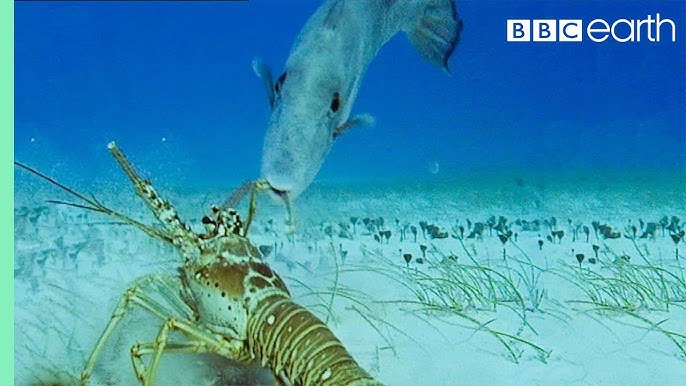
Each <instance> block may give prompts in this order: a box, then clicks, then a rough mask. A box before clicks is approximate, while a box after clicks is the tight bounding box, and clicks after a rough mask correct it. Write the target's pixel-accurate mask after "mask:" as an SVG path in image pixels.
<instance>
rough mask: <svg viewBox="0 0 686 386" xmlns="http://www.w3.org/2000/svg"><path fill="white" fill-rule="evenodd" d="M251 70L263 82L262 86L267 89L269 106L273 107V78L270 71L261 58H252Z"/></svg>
mask: <svg viewBox="0 0 686 386" xmlns="http://www.w3.org/2000/svg"><path fill="white" fill-rule="evenodd" d="M252 70H253V71H254V72H255V75H257V77H258V78H260V79H262V82H264V87H265V88H266V89H267V97H268V98H269V107H274V97H275V96H274V79H273V78H272V72H271V70H270V69H269V66H267V65H266V64H265V63H264V62H263V61H262V59H261V58H255V59H253V60H252Z"/></svg>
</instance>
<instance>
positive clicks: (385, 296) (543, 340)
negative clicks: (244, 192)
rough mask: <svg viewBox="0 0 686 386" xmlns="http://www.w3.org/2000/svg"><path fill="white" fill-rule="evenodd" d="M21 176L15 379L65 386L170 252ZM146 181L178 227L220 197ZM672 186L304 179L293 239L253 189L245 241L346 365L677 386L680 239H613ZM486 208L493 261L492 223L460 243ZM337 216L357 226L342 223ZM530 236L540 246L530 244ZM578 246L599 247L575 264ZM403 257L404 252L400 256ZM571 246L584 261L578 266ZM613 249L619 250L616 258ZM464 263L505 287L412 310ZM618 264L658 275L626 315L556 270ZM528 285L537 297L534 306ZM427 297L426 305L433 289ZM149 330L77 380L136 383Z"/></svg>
mask: <svg viewBox="0 0 686 386" xmlns="http://www.w3.org/2000/svg"><path fill="white" fill-rule="evenodd" d="M24 177H25V176H23V177H22V181H25V182H24V183H23V184H22V183H20V184H17V185H16V186H15V193H16V197H15V213H14V221H15V257H14V259H15V260H14V264H15V282H14V288H15V374H16V375H15V384H16V385H36V384H40V383H46V382H53V381H59V382H63V383H67V380H68V379H69V376H68V375H66V374H72V375H73V374H78V373H79V372H80V369H81V367H82V366H83V364H84V361H85V358H86V357H87V355H88V353H89V352H90V350H91V349H92V347H93V345H94V342H95V340H96V339H97V337H98V335H99V333H100V332H101V331H102V329H103V328H104V326H105V324H106V323H107V321H108V318H109V316H110V313H111V312H112V309H113V308H114V306H115V304H116V302H117V300H118V299H119V296H120V295H121V294H122V293H123V292H124V291H125V289H126V288H127V286H128V285H129V283H131V281H132V280H134V279H135V278H136V277H139V276H141V275H144V274H148V273H170V274H173V273H174V270H175V267H176V266H177V265H178V264H179V261H180V260H179V258H178V257H179V255H178V254H177V253H176V251H175V250H173V248H171V247H169V246H166V245H163V243H161V242H159V241H156V240H153V239H151V238H149V237H148V236H146V235H145V234H144V233H142V232H140V231H139V230H137V229H135V228H133V227H130V226H125V225H119V224H112V220H111V219H108V218H106V217H104V216H103V215H100V214H98V213H92V212H85V211H83V210H79V209H75V208H69V207H64V206H56V205H51V204H46V203H45V200H46V199H65V198H67V196H66V195H64V194H62V193H60V192H58V191H57V190H55V189H53V188H51V187H48V186H47V185H46V184H44V183H42V182H40V181H36V180H35V179H32V178H30V177H29V178H24ZM55 177H60V179H61V180H62V181H63V182H69V180H70V178H69V176H55ZM151 177H152V179H153V181H155V176H151ZM491 177H492V178H491ZM26 181H28V182H26ZM156 185H157V186H158V191H160V193H161V194H162V195H164V196H166V197H167V198H169V199H170V200H171V201H172V202H173V203H174V204H175V205H176V207H177V208H178V209H179V212H180V213H181V215H182V217H184V218H186V219H188V220H189V221H190V222H191V223H193V224H194V226H198V225H199V224H198V223H199V219H200V217H201V216H202V215H203V214H204V213H205V212H206V211H207V208H208V207H209V205H211V204H217V203H221V202H222V200H223V198H224V197H225V196H226V192H225V191H222V190H220V189H216V190H204V191H203V190H200V189H196V190H193V188H184V189H180V188H174V187H173V186H170V185H164V184H156ZM685 186H686V185H685V181H684V176H683V175H668V174H665V175H662V176H657V175H653V174H650V173H648V174H641V175H639V174H627V175H613V174H606V175H596V176H593V175H584V174H579V175H576V176H571V175H570V176H560V175H554V174H551V175H549V176H547V177H545V178H544V177H542V176H539V177H538V178H525V179H515V178H510V177H507V176H505V177H502V176H500V177H497V176H482V177H480V178H477V179H471V178H466V177H465V178H459V179H455V180H454V181H452V182H450V181H438V180H431V179H427V180H425V181H423V182H421V183H416V182H415V183H398V184H385V183H384V184H381V183H379V184H368V185H364V186H362V185H359V186H354V185H336V186H324V187H322V186H318V185H314V186H313V187H312V188H311V189H310V190H308V191H307V192H306V193H305V194H304V195H303V196H302V197H300V198H299V199H298V200H297V201H296V214H297V219H298V224H297V234H296V236H295V237H294V239H293V240H288V239H287V238H286V236H285V235H284V232H283V231H282V224H283V219H284V214H283V209H282V208H281V207H279V206H277V205H275V204H273V203H271V202H270V200H269V199H266V198H263V199H261V200H260V202H259V204H260V205H259V208H258V215H257V219H256V221H255V223H254V225H253V227H252V228H251V231H250V237H251V239H252V240H253V241H254V243H255V244H257V245H270V246H275V248H272V249H273V250H272V251H271V253H270V254H269V255H268V256H267V257H266V261H267V262H268V263H269V264H270V265H271V266H272V268H274V269H275V270H276V271H277V272H279V273H280V274H281V275H282V276H283V277H284V279H285V281H286V283H287V285H288V286H289V287H290V289H291V291H292V293H293V295H294V298H295V299H296V301H298V302H299V303H301V304H304V305H307V306H308V307H310V309H311V310H312V311H313V312H314V313H315V314H316V315H318V316H320V317H321V318H323V319H328V325H329V326H330V327H331V328H332V330H333V331H334V332H335V333H336V334H337V336H338V337H339V338H340V339H341V340H342V341H343V342H344V344H345V345H346V347H347V348H348V349H349V351H350V352H351V353H352V354H353V355H354V357H355V358H356V359H357V360H358V361H359V363H360V365H361V366H362V367H364V368H365V369H367V370H368V371H369V372H370V373H371V374H373V375H374V376H375V377H377V378H378V379H379V380H381V381H383V382H384V383H385V384H388V385H648V384H651V385H678V384H685V383H684V382H686V381H685V380H686V357H685V356H684V353H683V352H682V351H681V349H680V347H681V348H682V349H683V348H684V347H686V338H685V336H686V309H685V308H686V286H684V277H685V276H686V273H685V268H686V244H685V243H684V242H683V241H681V242H679V243H678V244H677V245H676V246H675V243H674V241H673V240H672V238H671V237H670V236H669V231H665V233H664V235H663V230H662V229H661V226H659V229H658V230H657V232H656V233H655V235H656V237H655V238H654V239H652V238H650V237H648V238H640V237H639V238H637V239H636V240H634V241H635V245H634V241H632V240H631V239H629V238H626V237H624V235H625V234H629V235H630V234H631V233H632V230H631V226H635V227H636V228H637V234H638V235H639V236H640V235H641V234H642V233H643V232H644V230H645V227H646V226H647V225H644V229H643V230H642V229H641V225H640V221H639V219H640V220H643V222H644V223H645V224H647V223H649V222H656V223H658V224H659V221H660V220H661V219H662V218H663V216H667V217H668V219H669V221H670V222H671V221H672V220H671V218H672V216H676V217H677V218H678V219H680V223H679V225H682V223H683V222H684V221H686V188H685ZM84 190H87V191H89V192H92V193H95V194H96V196H97V197H98V199H99V200H100V201H102V202H103V203H106V204H107V205H108V206H110V207H112V208H117V209H120V210H122V211H123V212H125V213H127V214H130V215H131V216H133V217H134V218H137V219H142V220H145V221H148V222H150V223H153V219H152V218H151V216H150V215H148V214H147V213H146V212H145V210H146V208H145V206H144V205H143V203H142V202H139V201H138V199H137V198H136V197H135V195H134V194H133V192H132V191H130V189H129V186H128V185H127V184H126V182H125V181H124V179H123V178H119V177H112V182H110V183H108V184H107V185H106V186H103V185H99V186H93V187H89V188H84ZM242 210H243V211H244V209H242ZM491 216H495V218H496V219H498V217H499V216H504V217H506V218H507V225H508V227H509V229H510V230H512V231H513V235H512V238H514V233H516V234H517V241H516V243H513V241H514V240H513V239H510V240H509V241H507V242H506V243H505V255H506V256H505V259H503V244H502V243H501V241H500V240H499V238H498V237H497V236H496V233H497V232H496V231H493V235H489V230H488V229H486V230H485V232H484V233H483V238H482V239H479V238H476V237H475V238H467V236H468V234H469V233H470V228H469V227H468V223H467V219H469V221H470V222H471V223H472V224H474V223H476V222H484V223H486V222H487V221H488V219H489V218H490V217H491ZM553 216H554V217H555V219H556V223H557V224H556V225H555V226H554V227H553V228H554V230H562V231H564V236H563V237H562V240H561V241H559V242H556V243H550V242H549V241H548V240H547V239H546V238H547V236H548V235H550V226H549V225H547V224H549V223H550V218H551V217H553ZM351 217H357V218H359V220H358V223H357V225H356V226H355V229H354V230H353V228H352V227H351V226H350V223H351ZM378 217H382V218H383V222H384V225H383V226H380V228H381V229H382V230H390V231H391V236H390V239H389V240H388V242H386V241H385V240H382V242H381V243H379V242H377V241H376V240H374V237H373V234H372V233H371V231H369V230H367V229H366V228H367V227H365V226H364V224H362V221H363V219H364V218H369V219H377V218H378ZM396 219H397V220H398V222H397V223H396ZM518 219H519V220H520V221H518V223H519V224H522V222H521V220H527V221H530V222H533V221H534V220H536V219H539V220H540V221H541V223H540V226H539V230H538V231H536V230H533V231H532V230H529V231H527V230H524V229H523V226H522V225H517V221H516V220H518ZM270 220H271V222H270ZM544 220H545V221H544ZM569 220H571V223H570V221H569ZM420 221H426V222H427V223H429V224H435V225H436V226H438V227H439V228H440V230H441V231H446V232H448V233H449V237H447V238H444V239H431V238H430V237H427V238H425V237H424V236H423V235H422V232H421V229H420V226H419V222H420ZM592 221H598V222H599V223H601V224H607V225H609V226H611V227H612V229H613V231H618V232H620V233H621V237H620V238H617V239H603V238H602V237H597V236H596V235H595V234H594V233H595V232H594V230H593V229H592V226H591V222H592ZM341 223H342V224H343V225H341ZM406 223H407V224H408V225H414V226H416V227H417V229H418V237H417V242H414V240H413V236H412V235H411V232H410V231H408V232H407V237H406V239H405V240H403V241H402V242H401V241H400V237H399V236H400V232H399V228H402V227H404V225H405V224H406ZM584 225H586V226H588V227H589V228H590V238H589V241H588V242H586V240H585V235H584V233H583V231H580V232H579V236H578V238H579V240H574V241H573V240H572V238H573V235H572V233H573V231H572V229H573V228H576V227H577V226H579V229H581V230H582V229H583V226H584ZM459 226H463V227H464V228H465V234H464V237H463V238H462V239H459V238H454V237H451V236H452V235H454V236H458V232H459ZM473 226H474V225H472V227H473ZM346 228H347V229H348V232H346V231H345V229H346ZM377 228H379V227H377ZM377 230H378V229H374V233H376V232H377ZM341 236H343V237H341ZM539 239H542V240H544V244H543V247H542V249H539V246H538V240H539ZM594 244H595V245H598V247H599V256H598V260H597V261H596V264H590V263H589V260H590V258H591V257H593V255H594V252H593V249H592V248H593V247H592V245H594ZM420 245H426V246H427V251H426V257H425V258H423V260H424V262H423V264H419V263H418V262H417V259H418V258H419V257H421V256H422V252H421V250H420ZM676 248H678V249H679V255H678V258H677V256H676V254H675V252H676V251H675V249H676ZM341 250H342V251H345V252H343V253H341ZM572 250H574V252H572ZM404 253H411V254H412V255H413V259H412V260H411V261H410V263H409V266H406V264H405V261H404V259H403V257H402V254H404ZM576 253H583V254H584V256H585V260H584V261H583V262H582V264H581V268H579V266H578V263H577V259H576V257H575V254H576ZM343 255H345V256H343ZM449 256H454V260H453V259H450V258H448V257H449ZM469 256H471V258H470V257H469ZM622 256H628V258H629V260H628V262H626V261H624V260H623V258H622ZM641 256H643V257H641ZM471 259H473V261H472V260H471ZM624 259H625V258H624ZM475 263H478V264H479V266H480V267H482V268H483V267H487V268H489V269H492V270H493V271H480V272H493V274H492V275H491V276H490V277H491V278H495V279H497V280H498V281H499V283H500V284H495V286H497V285H502V283H503V282H507V280H510V281H511V283H513V285H514V286H515V288H516V291H513V290H512V289H511V288H510V290H508V291H510V292H508V293H500V294H495V295H494V297H493V299H495V300H496V301H495V303H494V304H491V305H490V306H489V305H488V304H483V303H479V302H478V301H476V302H473V304H470V302H469V301H467V300H465V299H466V298H464V297H461V296H460V291H459V289H455V291H454V292H453V293H454V297H455V299H456V302H455V303H453V304H451V305H450V306H451V307H443V309H439V310H435V311H428V312H424V311H421V310H420V308H421V307H420V306H419V305H417V304H416V303H412V302H417V301H418V297H417V296H415V293H421V292H422V291H423V290H422V289H421V288H424V289H426V288H429V287H431V286H435V287H432V288H434V292H435V293H443V294H445V293H448V292H449V291H447V290H446V289H449V286H450V285H451V284H450V283H451V282H450V280H447V279H446V278H445V277H442V276H441V273H440V272H444V273H445V272H450V270H452V269H455V270H456V271H457V270H459V269H460V268H459V267H460V266H458V265H453V266H451V265H450V264H461V265H462V266H461V267H462V268H464V267H467V266H472V267H473V266H474V264H475ZM618 264H630V265H633V266H643V267H645V266H648V264H650V267H653V268H654V269H653V270H652V271H651V272H663V275H662V276H660V277H661V278H662V280H664V281H663V282H662V284H660V283H654V286H651V287H650V289H649V290H646V291H645V292H642V293H643V295H642V296H643V298H641V297H640V296H634V297H630V298H629V299H630V302H629V303H630V305H629V306H635V307H636V309H635V310H631V311H626V312H621V311H620V312H600V311H597V310H596V311H593V308H594V307H592V306H589V305H588V304H585V303H581V302H584V301H588V300H589V298H588V297H587V296H586V294H585V293H584V292H583V291H582V290H581V288H582V287H580V286H575V285H574V284H572V282H571V281H570V280H569V279H571V280H574V278H577V279H578V278H590V277H596V278H598V277H606V278H608V277H610V278H611V277H612V275H613V274H612V272H613V269H614V270H615V271H614V272H617V269H618V268H617V267H618ZM336 266H338V275H336ZM451 267H452V268H451ZM613 267H614V268H613ZM656 267H657V268H656ZM658 268H663V269H664V271H662V270H659V269H658ZM619 269H621V267H620V268H619ZM667 272H668V273H667ZM595 274H598V275H597V276H592V275H595ZM336 278H337V280H336ZM432 279H433V280H434V281H432ZM474 280H475V282H473V284H474V285H475V286H478V285H484V286H485V287H483V288H482V290H483V291H486V292H488V291H487V288H488V286H487V284H484V282H481V283H480V284H476V283H477V281H478V280H480V279H479V278H478V275H477V278H476V279H474ZM646 280H650V278H649V279H646ZM658 281H660V280H658ZM453 282H454V281H453ZM582 282H583V281H582ZM591 282H592V280H590V279H589V280H587V281H585V282H583V283H586V284H588V283H591ZM617 282H618V283H619V282H620V281H619V280H618V281H617ZM624 283H625V284H626V281H624ZM642 283H643V285H644V286H647V284H645V282H642ZM303 284H304V285H306V286H307V287H305V286H304V285H303ZM586 284H582V286H583V285H586ZM599 285H600V284H599ZM618 285H619V284H618ZM422 286H423V287H422ZM436 286H437V287H436ZM437 288H438V289H437ZM484 288H486V289H484ZM615 288H617V287H616V286H615ZM643 288H645V287H643ZM417 289H419V290H417ZM440 289H443V290H446V291H444V292H440ZM413 291H414V292H413ZM627 291H630V289H629V290H627ZM609 292H611V290H608V293H609ZM332 293H333V296H332ZM537 293H538V294H542V296H540V297H538V298H537V297H536V296H535V294H537ZM532 294H534V296H532ZM646 294H652V295H646ZM666 294H667V295H666ZM519 296H521V298H519ZM650 296H654V298H653V297H650ZM427 297H428V298H431V299H433V300H432V301H434V305H439V306H440V305H441V302H440V300H439V299H437V298H436V297H432V295H427ZM485 297H486V298H488V295H486V296H485ZM646 297H648V298H647V299H646ZM536 298H537V299H538V301H535V299H536ZM517 299H519V300H517ZM486 303H487V302H486ZM326 305H330V308H331V312H330V313H328V312H327V311H326V309H327V307H326ZM436 308H440V307H438V306H437V307H436ZM458 314H459V315H458ZM460 315H462V316H460ZM468 318H471V321H470V319H468ZM159 327H160V321H159V320H157V319H155V318H153V317H150V316H149V315H147V314H146V313H145V312H141V311H136V312H133V313H132V314H131V315H129V316H128V317H126V318H125V320H124V322H123V324H122V326H121V329H120V330H119V331H120V332H119V333H117V334H115V337H114V338H113V339H112V340H111V341H110V344H109V345H108V346H107V348H106V350H105V353H104V354H103V356H102V358H101V362H100V363H101V364H100V365H99V366H98V367H97V369H96V374H95V376H94V380H93V384H102V385H134V384H136V381H135V378H134V377H133V370H132V367H131V361H130V358H129V349H130V347H131V345H132V344H133V342H135V341H150V340H153V339H154V337H155V335H156V333H157V331H158V329H159ZM487 329H490V330H491V331H498V332H500V333H503V334H509V335H511V336H515V337H517V338H521V339H523V340H526V341H528V342H530V343H532V344H535V345H537V346H538V347H540V348H541V349H542V350H543V351H544V352H541V351H538V350H537V349H534V348H533V347H531V346H528V345H526V344H524V343H521V342H517V341H515V340H513V339H511V338H509V337H507V336H505V335H500V336H501V337H503V341H504V342H506V343H508V344H510V347H511V348H512V353H509V352H508V350H507V349H506V348H505V346H504V345H503V344H502V343H501V342H499V341H498V340H497V339H496V338H495V336H494V335H493V334H491V333H489V332H488V331H486V330H487ZM667 332H669V333H667ZM670 334H671V335H670ZM679 334H680V335H679ZM176 338H177V339H183V337H178V336H177V337H176ZM157 384H159V385H214V384H218V385H219V384H270V381H269V374H268V373H266V372H261V371H259V370H257V369H250V370H245V369H242V368H240V367H236V366H235V365H232V364H230V363H227V362H226V361H224V360H222V359H221V358H217V357H214V356H210V355H185V354H183V355H181V354H169V355H165V356H163V359H162V365H161V367H160V371H159V376H158V382H157Z"/></svg>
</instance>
